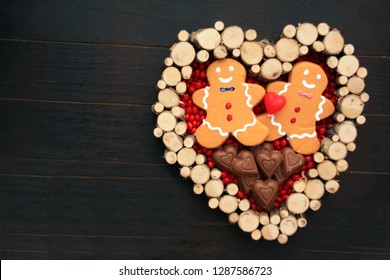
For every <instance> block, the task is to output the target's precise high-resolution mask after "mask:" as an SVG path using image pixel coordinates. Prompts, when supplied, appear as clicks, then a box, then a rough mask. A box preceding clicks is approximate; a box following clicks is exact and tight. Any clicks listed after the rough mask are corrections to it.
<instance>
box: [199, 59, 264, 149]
mask: <svg viewBox="0 0 390 280" xmlns="http://www.w3.org/2000/svg"><path fill="white" fill-rule="evenodd" d="M206 75H207V79H208V81H209V83H210V86H209V87H205V88H203V89H199V90H197V91H196V92H194V94H193V96H192V100H193V102H194V104H195V105H197V106H198V107H200V108H202V109H204V110H206V112H207V115H206V118H205V119H204V120H203V123H202V125H201V126H199V127H198V129H197V130H196V132H195V135H196V139H197V141H198V142H199V143H200V144H201V145H202V146H204V147H206V148H210V149H213V148H217V147H219V146H221V145H222V144H223V143H224V142H225V141H226V139H227V138H228V137H229V135H231V134H232V135H233V136H234V137H235V138H236V139H237V140H238V141H239V142H240V143H241V144H243V145H246V146H255V145H258V144H260V143H262V142H263V141H264V140H265V138H266V136H267V134H268V128H267V127H266V126H265V125H264V124H262V123H261V122H260V121H259V120H258V117H256V116H255V114H254V113H253V110H252V109H253V107H254V106H256V105H257V104H258V103H259V102H260V101H261V100H262V99H263V97H264V95H265V90H264V88H263V87H261V86H260V85H256V84H247V83H245V78H246V70H245V68H244V66H243V65H242V64H240V63H239V62H238V61H236V60H234V59H231V58H226V59H222V60H217V61H215V62H213V63H211V64H210V66H209V67H208V68H207V72H206Z"/></svg>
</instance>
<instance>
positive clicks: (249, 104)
mask: <svg viewBox="0 0 390 280" xmlns="http://www.w3.org/2000/svg"><path fill="white" fill-rule="evenodd" d="M242 85H243V86H244V87H245V92H244V93H245V96H246V98H247V99H246V105H247V106H248V107H249V108H252V107H253V106H252V104H251V100H252V96H250V95H249V93H248V90H249V86H248V85H247V84H245V83H244V84H242Z"/></svg>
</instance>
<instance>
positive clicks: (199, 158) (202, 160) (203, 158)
mask: <svg viewBox="0 0 390 280" xmlns="http://www.w3.org/2000/svg"><path fill="white" fill-rule="evenodd" d="M195 162H196V164H203V163H205V162H206V156H205V155H202V154H198V155H196V157H195ZM210 175H211V173H210Z"/></svg>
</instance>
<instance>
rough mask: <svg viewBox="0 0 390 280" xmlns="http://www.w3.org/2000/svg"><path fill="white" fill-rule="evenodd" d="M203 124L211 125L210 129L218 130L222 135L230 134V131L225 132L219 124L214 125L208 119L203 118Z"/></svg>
mask: <svg viewBox="0 0 390 280" xmlns="http://www.w3.org/2000/svg"><path fill="white" fill-rule="evenodd" d="M203 124H205V125H207V126H208V127H209V129H210V130H216V131H218V132H219V134H220V135H221V136H225V137H226V136H229V132H223V131H222V129H221V128H220V127H218V126H212V125H211V124H210V123H209V122H208V121H206V120H205V119H204V120H203Z"/></svg>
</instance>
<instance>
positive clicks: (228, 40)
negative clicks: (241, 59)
mask: <svg viewBox="0 0 390 280" xmlns="http://www.w3.org/2000/svg"><path fill="white" fill-rule="evenodd" d="M221 38H222V43H223V44H224V45H225V46H226V48H227V49H228V50H233V49H237V48H240V46H241V44H242V43H243V42H244V38H245V35H244V31H243V30H242V28H241V27H239V26H229V27H227V28H225V30H224V31H223V32H222V35H221Z"/></svg>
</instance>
